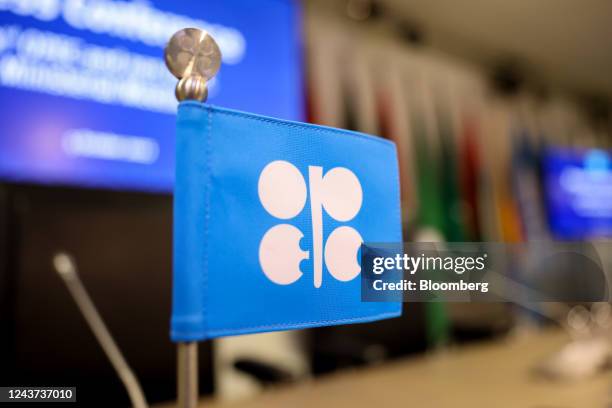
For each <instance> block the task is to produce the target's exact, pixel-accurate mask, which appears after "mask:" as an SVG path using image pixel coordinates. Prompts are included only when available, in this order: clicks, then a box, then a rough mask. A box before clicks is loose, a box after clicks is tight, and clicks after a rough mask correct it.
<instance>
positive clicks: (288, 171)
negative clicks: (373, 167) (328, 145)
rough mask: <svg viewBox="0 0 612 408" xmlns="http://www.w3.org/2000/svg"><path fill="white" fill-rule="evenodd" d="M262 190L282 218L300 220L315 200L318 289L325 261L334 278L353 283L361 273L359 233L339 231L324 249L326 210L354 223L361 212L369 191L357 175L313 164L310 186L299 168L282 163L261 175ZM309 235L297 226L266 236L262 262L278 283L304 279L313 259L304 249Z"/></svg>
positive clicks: (263, 201) (273, 211) (269, 207)
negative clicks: (302, 243) (306, 264)
mask: <svg viewBox="0 0 612 408" xmlns="http://www.w3.org/2000/svg"><path fill="white" fill-rule="evenodd" d="M258 191H259V200H260V201H261V204H262V205H263V206H264V208H265V209H266V211H268V213H270V215H272V216H274V217H276V218H279V219H282V220H290V219H292V218H295V217H296V216H298V215H299V214H300V213H301V212H302V210H303V209H304V206H305V205H306V199H307V196H308V195H309V196H310V214H311V222H312V235H313V236H312V252H313V258H314V259H313V265H314V286H315V287H317V288H318V287H320V286H321V282H322V280H323V258H324V259H325V265H326V266H327V269H328V270H329V272H330V273H331V275H332V276H333V277H334V278H336V279H338V280H340V281H349V280H351V279H354V278H355V277H356V276H357V275H359V272H361V267H360V266H359V263H358V262H357V251H358V249H359V246H360V245H361V243H362V242H363V240H362V239H361V235H359V232H357V230H355V229H354V228H351V227H348V226H341V227H338V228H336V229H335V230H333V231H332V233H331V234H330V235H329V237H328V238H327V242H326V243H325V245H323V209H325V211H326V212H327V214H329V216H330V217H331V218H333V219H334V220H336V221H340V222H346V221H350V220H352V219H353V218H354V217H355V216H356V215H357V213H359V210H360V209H361V203H362V200H363V192H362V190H361V184H360V183H359V179H358V178H357V176H355V174H354V173H353V172H352V171H350V170H349V169H347V168H345V167H334V168H333V169H331V170H329V171H328V172H327V173H325V174H323V168H322V167H320V166H308V186H306V182H305V181H304V177H303V176H302V174H301V173H300V171H299V170H298V169H297V167H295V166H294V165H293V164H291V163H289V162H286V161H283V160H277V161H273V162H271V163H269V164H268V165H267V166H266V167H265V168H264V169H263V170H262V171H261V174H260V175H259V183H258ZM308 192H310V194H308ZM303 236H304V234H303V233H302V231H300V230H299V229H298V228H297V227H295V226H293V225H291V224H278V225H275V226H274V227H272V228H270V229H269V230H268V231H267V232H266V233H265V234H264V236H263V238H262V240H261V243H260V245H259V263H260V265H261V269H263V271H264V273H265V274H266V276H267V277H268V279H270V280H271V281H272V282H274V283H277V284H279V285H289V284H291V283H293V282H295V281H297V280H298V279H299V278H300V277H301V276H302V271H301V270H300V262H301V261H302V260H303V259H308V258H309V257H310V251H303V250H302V249H301V248H300V240H301V239H302V237H303Z"/></svg>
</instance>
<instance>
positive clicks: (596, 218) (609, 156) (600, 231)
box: [544, 148, 612, 239]
mask: <svg viewBox="0 0 612 408" xmlns="http://www.w3.org/2000/svg"><path fill="white" fill-rule="evenodd" d="M544 184H545V191H546V201H547V206H548V216H549V222H550V226H551V229H552V231H553V233H554V234H555V235H556V236H557V237H558V238H562V239H589V238H602V237H611V236H612V152H610V151H604V150H598V149H593V150H577V149H560V148H557V149H549V150H548V151H547V153H546V154H545V157H544Z"/></svg>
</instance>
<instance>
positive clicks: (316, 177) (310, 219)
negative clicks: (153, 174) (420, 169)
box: [171, 102, 402, 341]
mask: <svg viewBox="0 0 612 408" xmlns="http://www.w3.org/2000/svg"><path fill="white" fill-rule="evenodd" d="M176 160H177V163H176V187H175V194H174V200H175V205H174V211H175V213H174V287H173V313H172V323H171V337H172V339H173V340H174V341H193V340H204V339H207V338H212V337H218V336H227V335H236V334H244V333H256V332H263V331H274V330H287V329H298V328H306V327H314V326H323V325H334V324H343V323H356V322H367V321H372V320H377V319H382V318H388V317H394V316H398V315H399V314H400V312H401V305H400V304H399V303H397V302H384V303H365V302H361V296H360V295H361V293H360V289H361V282H360V279H359V274H360V271H361V269H360V265H359V262H358V250H359V247H360V244H361V243H362V242H401V241H402V234H401V221H400V199H399V180H398V168H397V158H396V149H395V145H394V144H393V143H391V142H389V141H386V140H383V139H380V138H376V137H372V136H368V135H365V134H361V133H356V132H349V131H344V130H339V129H333V128H327V127H321V126H316V125H307V124H303V123H296V122H288V121H282V120H276V119H272V118H267V117H261V116H257V115H252V114H247V113H242V112H237V111H231V110H226V109H221V108H216V107H211V106H207V105H203V104H200V103H197V102H183V103H181V105H180V106H179V111H178V123H177V148H176Z"/></svg>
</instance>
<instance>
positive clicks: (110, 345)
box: [53, 252, 149, 408]
mask: <svg viewBox="0 0 612 408" xmlns="http://www.w3.org/2000/svg"><path fill="white" fill-rule="evenodd" d="M53 267H54V268H55V271H56V272H57V273H58V275H59V276H60V277H61V278H62V280H63V281H64V283H65V284H66V287H67V288H68V291H69V292H70V294H71V295H72V298H73V299H74V301H75V302H76V304H77V307H78V308H79V310H80V311H81V314H82V315H83V317H84V318H85V320H86V321H87V324H88V325H89V328H90V329H91V331H92V332H93V334H94V336H95V337H96V339H97V340H98V343H100V346H101V347H102V349H103V350H104V353H105V354H106V357H108V359H109V360H110V362H111V364H112V365H113V367H114V368H115V371H116V372H117V375H118V376H119V378H120V379H121V382H123V385H124V386H125V388H126V390H127V393H128V395H129V397H130V400H131V402H132V405H133V406H134V407H135V408H148V406H149V405H148V404H147V400H146V399H145V396H144V393H143V392H142V388H141V387H140V383H139V382H138V379H137V378H136V376H135V375H134V372H133V371H132V369H131V368H130V366H129V365H128V363H127V361H125V358H124V357H123V354H121V351H120V350H119V347H117V344H116V343H115V340H114V339H113V336H112V335H111V334H110V332H109V331H108V328H107V327H106V325H105V324H104V321H103V320H102V317H101V316H100V314H99V313H98V310H97V309H96V306H95V305H94V303H93V301H92V300H91V297H90V296H89V294H88V293H87V290H85V287H84V286H83V283H82V282H81V279H80V278H79V274H78V271H77V267H76V264H75V262H74V259H73V258H72V257H71V256H70V255H68V254H67V253H65V252H58V253H57V254H55V256H54V257H53Z"/></svg>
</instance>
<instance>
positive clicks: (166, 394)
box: [0, 185, 212, 406]
mask: <svg viewBox="0 0 612 408" xmlns="http://www.w3.org/2000/svg"><path fill="white" fill-rule="evenodd" d="M0 217H1V220H0V257H1V258H0V261H1V264H0V279H1V281H0V289H1V290H0V305H1V306H2V325H3V327H2V330H1V333H2V334H1V337H2V342H3V346H4V347H3V351H4V355H3V357H2V359H3V360H4V362H5V363H6V364H5V363H3V364H0V371H1V373H0V375H1V377H2V384H14V385H23V384H31V385H54V384H57V385H76V386H77V387H78V389H77V396H78V397H77V398H78V400H79V401H81V402H86V401H88V400H89V399H90V398H91V400H89V401H90V402H94V401H95V402H96V403H98V404H101V405H104V404H111V403H112V406H127V405H128V404H129V400H128V399H127V395H126V393H125V391H124V390H123V387H122V385H121V383H120V381H119V379H118V378H117V376H116V375H115V373H114V371H113V369H112V367H111V365H110V363H109V362H108V361H107V359H106V357H105V355H104V353H103V351H102V349H101V348H100V347H99V346H98V344H97V342H96V340H95V338H94V337H93V335H92V333H91V332H90V330H89V328H88V326H87V325H86V323H85V321H84V319H83V317H82V316H81V314H80V312H79V311H78V309H77V307H76V305H75V303H74V301H73V300H72V298H71V297H70V295H69V293H68V291H67V289H66V287H65V286H64V284H63V282H62V281H61V280H60V278H59V277H58V276H57V274H56V273H55V272H54V270H53V269H52V265H51V259H52V257H53V254H54V253H55V252H56V251H58V250H64V251H68V252H69V253H71V254H72V255H73V256H74V258H75V260H76V262H77V264H78V267H79V272H80V276H81V278H82V280H83V283H84V285H85V287H86V288H87V290H88V291H89V293H90V295H91V297H92V298H93V301H94V302H95V304H96V306H97V307H98V310H99V312H100V314H101V315H102V317H103V319H104V320H105V322H106V323H107V325H108V327H109V329H110V331H111V332H112V334H113V335H114V337H115V340H116V341H117V343H118V345H119V347H120V348H121V350H122V351H123V352H124V353H125V356H126V359H127V360H128V362H129V364H130V365H131V366H132V368H133V369H134V371H135V372H136V375H137V376H138V377H139V379H140V380H141V381H142V383H143V387H144V388H145V393H146V395H147V397H148V398H149V400H150V401H161V400H168V399H172V398H175V395H176V391H175V389H176V383H175V372H176V368H175V361H176V358H175V348H174V345H173V344H172V343H171V342H170V340H169V337H168V330H169V318H170V302H171V296H170V295H171V271H172V269H171V260H172V197H171V196H167V195H152V194H137V193H126V192H110V191H100V190H79V189H58V188H46V187H33V186H6V185H5V186H1V187H0ZM200 356H201V358H200V359H201V370H200V373H201V388H202V392H211V391H212V368H211V352H210V345H209V343H205V344H203V345H201V346H200ZM101 391H102V392H101ZM94 396H95V397H94Z"/></svg>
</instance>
